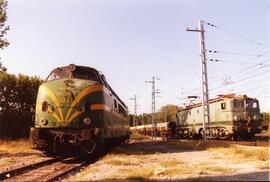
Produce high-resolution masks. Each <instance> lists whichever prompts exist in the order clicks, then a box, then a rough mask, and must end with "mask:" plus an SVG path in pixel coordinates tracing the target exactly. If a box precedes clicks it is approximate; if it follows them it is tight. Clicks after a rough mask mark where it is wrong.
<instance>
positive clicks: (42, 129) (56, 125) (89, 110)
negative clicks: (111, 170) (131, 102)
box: [30, 64, 130, 154]
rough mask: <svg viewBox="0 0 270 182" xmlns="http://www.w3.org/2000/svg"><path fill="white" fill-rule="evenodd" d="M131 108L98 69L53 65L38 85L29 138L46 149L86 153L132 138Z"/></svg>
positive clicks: (47, 150) (38, 146) (41, 148)
mask: <svg viewBox="0 0 270 182" xmlns="http://www.w3.org/2000/svg"><path fill="white" fill-rule="evenodd" d="M127 112H128V109H127V106H126V105H125V104H124V103H123V101H122V100H121V99H120V98H119V97H118V96H117V94H116V93H115V92H114V91H113V90H112V88H111V87H110V85H109V84H108V83H107V81H106V79H105V76H104V75H103V74H100V72H98V71H97V70H96V69H94V68H90V67H84V66H76V65H74V64H71V65H69V66H65V67H59V68H56V69H54V70H53V71H52V72H51V73H50V75H49V76H48V77H47V79H46V81H45V82H44V83H43V84H42V85H41V86H40V87H39V91H38V96H37V102H36V112H35V117H34V118H35V123H34V127H32V128H31V131H30V140H31V141H32V143H33V144H34V146H35V147H36V148H37V149H39V150H43V151H45V152H49V153H58V152H62V151H63V150H67V149H71V148H74V149H76V150H77V149H79V150H80V151H83V152H85V153H87V154H91V153H93V152H94V151H97V150H98V149H100V148H101V147H104V145H107V144H110V143H111V142H124V141H125V140H127V139H128V138H129V135H130V131H129V121H128V115H127Z"/></svg>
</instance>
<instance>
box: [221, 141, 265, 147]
mask: <svg viewBox="0 0 270 182" xmlns="http://www.w3.org/2000/svg"><path fill="white" fill-rule="evenodd" d="M226 142H228V143H230V144H237V145H245V146H256V147H269V141H226Z"/></svg>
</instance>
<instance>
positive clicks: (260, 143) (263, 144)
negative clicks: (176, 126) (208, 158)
mask: <svg viewBox="0 0 270 182" xmlns="http://www.w3.org/2000/svg"><path fill="white" fill-rule="evenodd" d="M180 141H184V142H188V141H193V142H198V141H199V140H188V139H180ZM212 141H214V142H216V143H226V144H235V145H245V146H255V147H269V146H270V145H269V144H270V143H269V141H260V140H255V141H229V140H212Z"/></svg>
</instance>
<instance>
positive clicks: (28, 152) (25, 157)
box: [0, 140, 48, 173]
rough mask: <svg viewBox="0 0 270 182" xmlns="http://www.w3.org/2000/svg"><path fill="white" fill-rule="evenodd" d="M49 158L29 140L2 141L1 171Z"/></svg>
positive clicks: (0, 147) (0, 152)
mask: <svg viewBox="0 0 270 182" xmlns="http://www.w3.org/2000/svg"><path fill="white" fill-rule="evenodd" d="M45 159H48V157H46V156H44V155H43V153H42V152H39V151H37V150H33V149H32V145H31V144H30V142H29V141H28V140H18V141H0V173H1V172H5V171H8V170H11V169H16V168H19V167H22V166H25V165H28V164H32V163H35V162H40V161H42V160H45Z"/></svg>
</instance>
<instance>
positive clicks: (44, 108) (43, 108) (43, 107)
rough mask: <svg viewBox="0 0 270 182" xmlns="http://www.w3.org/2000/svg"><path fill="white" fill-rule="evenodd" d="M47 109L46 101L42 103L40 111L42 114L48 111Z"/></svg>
mask: <svg viewBox="0 0 270 182" xmlns="http://www.w3.org/2000/svg"><path fill="white" fill-rule="evenodd" d="M48 107H49V106H48V102H46V101H44V102H42V107H41V109H42V111H43V112H46V111H47V110H48Z"/></svg>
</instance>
